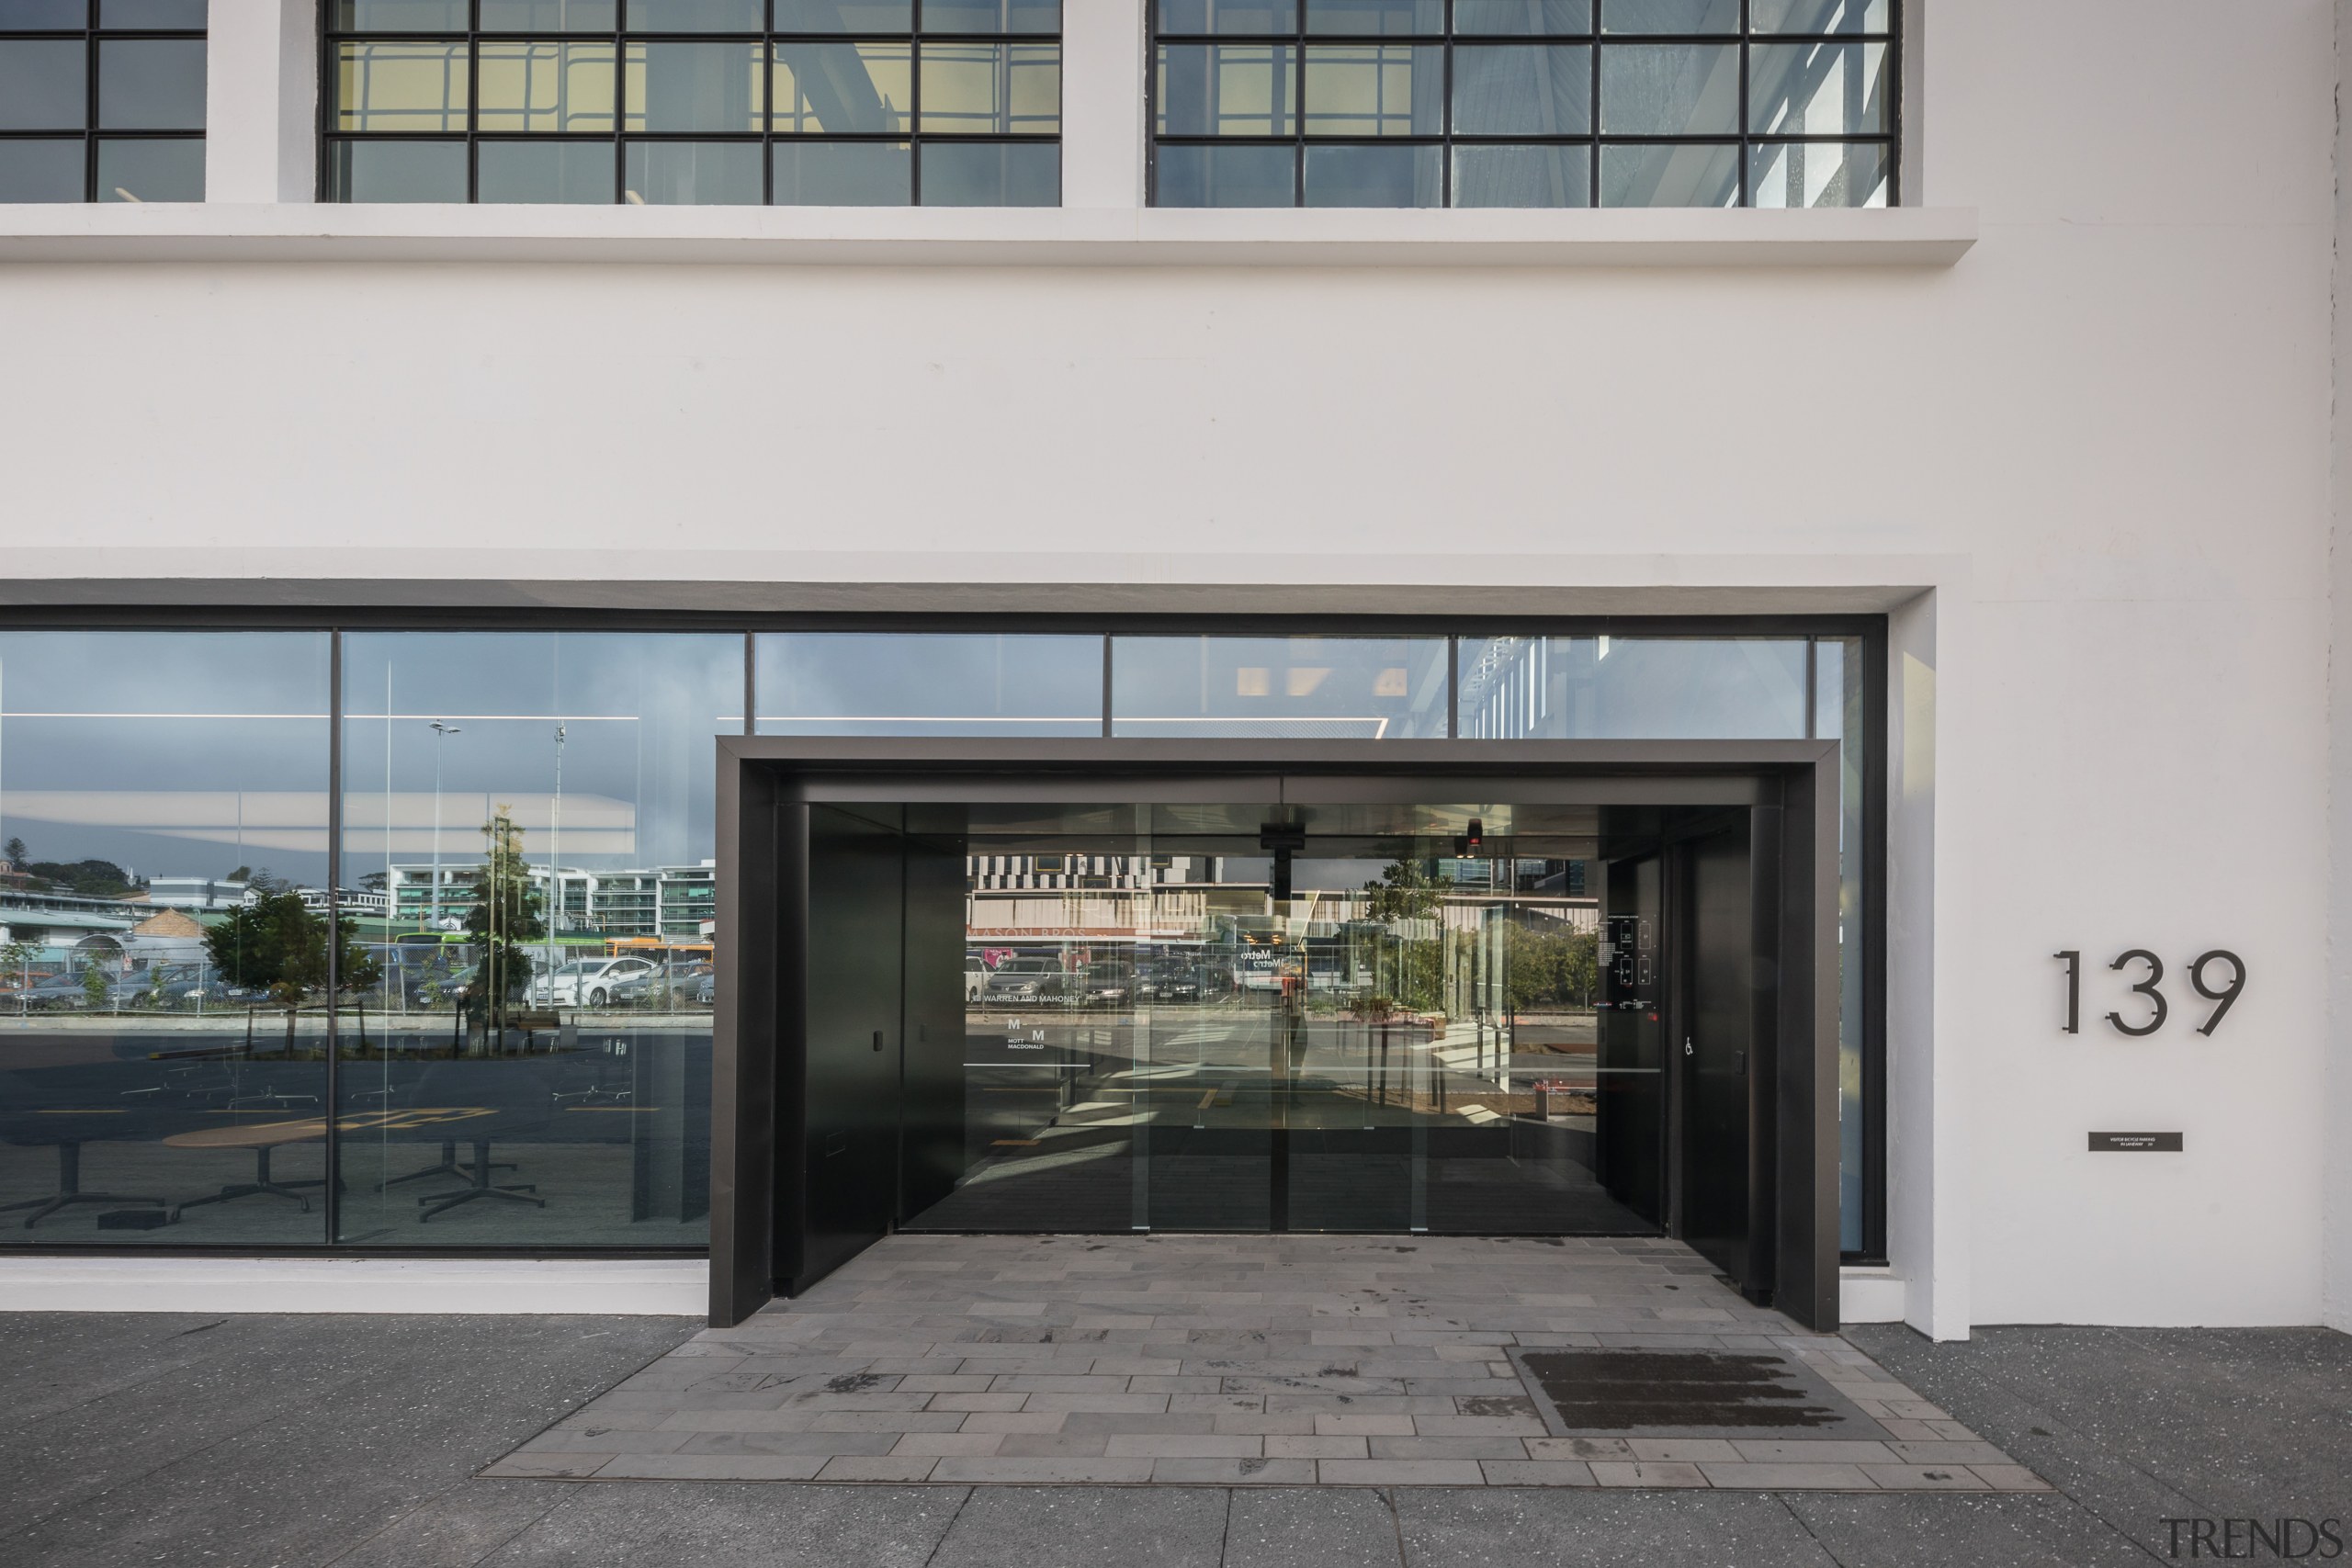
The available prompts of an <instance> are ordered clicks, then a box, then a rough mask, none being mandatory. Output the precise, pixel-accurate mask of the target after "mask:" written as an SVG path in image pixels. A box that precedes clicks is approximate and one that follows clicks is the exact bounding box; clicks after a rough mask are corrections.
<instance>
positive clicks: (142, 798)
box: [0, 632, 349, 1247]
mask: <svg viewBox="0 0 2352 1568" xmlns="http://www.w3.org/2000/svg"><path fill="white" fill-rule="evenodd" d="M327 670H328V650H327V638H326V637H325V636H324V635H323V634H319V633H308V632H303V633H280V632H241V633H195V632H190V633H134V632H102V633H80V632H74V633H54V632H50V633H21V632H20V633H7V634H0V818H5V821H6V834H7V839H6V841H0V858H5V859H6V860H7V861H8V862H9V863H10V867H9V870H10V881H11V884H12V885H13V886H12V891H13V893H14V895H15V896H14V897H12V899H11V902H12V904H15V905H17V908H11V910H10V912H9V917H8V919H7V922H6V924H7V941H6V942H5V943H0V972H5V974H0V987H5V989H0V1010H5V1011H6V1013H8V1014H11V1015H14V1016H12V1017H10V1019H9V1027H8V1028H7V1030H6V1032H0V1210H6V1211H7V1213H6V1215H5V1220H6V1223H5V1224H0V1241H6V1242H9V1243H24V1244H30V1245H33V1246H36V1247H55V1246H61V1245H73V1244H77V1243H100V1244H106V1245H112V1246H122V1245H126V1244H129V1245H146V1244H164V1245H176V1246H204V1245H222V1246H268V1245H283V1246H315V1245H317V1244H318V1243H319V1242H320V1241H322V1240H323V1239H324V1226H323V1216H322V1204H321V1202H320V1198H321V1195H322V1184H323V1182H324V1179H325V1177H326V1171H325V1167H324V1158H323V1156H324V1145H325V1136H326V1112H327V1109H328V1108H327V1105H326V1101H325V1098H324V1097H325V1091H326V1059H325V1053H324V1049H323V1046H324V1034H323V1029H324V1021H325V1017H324V1015H325V1004H326V998H327V989H328V981H327V956H328V951H329V944H330V942H331V941H332V938H331V936H330V933H329V931H328V924H327V919H326V914H327V908H328V899H327V896H326V893H325V891H324V890H325V888H326V886H327V855H326V848H327V841H326V830H327V812H326V801H327V795H326V790H327V745H326V739H327V735H326V730H327V684H326V682H327ZM18 878H22V879H23V880H22V881H18V880H17V879H18ZM27 895H37V897H27ZM248 900H250V902H249V901H248ZM348 935H349V933H348V932H346V939H347V938H348ZM347 973H349V971H348V970H346V974H347Z"/></svg>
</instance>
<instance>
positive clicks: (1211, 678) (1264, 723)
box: [1111, 637, 1447, 740]
mask: <svg viewBox="0 0 2352 1568" xmlns="http://www.w3.org/2000/svg"><path fill="white" fill-rule="evenodd" d="M1446 685H1447V680H1446V641H1445V638H1443V637H1114V638H1112V639H1111V733H1112V734H1114V735H1123V736H1163V737H1170V736H1239V737H1247V738H1251V739H1276V738H1289V737H1312V738H1317V739H1331V740H1405V739H1430V738H1442V737H1443V736H1444V734H1445V732H1446V716H1445V699H1446Z"/></svg>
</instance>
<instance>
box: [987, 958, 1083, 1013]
mask: <svg viewBox="0 0 2352 1568" xmlns="http://www.w3.org/2000/svg"><path fill="white" fill-rule="evenodd" d="M1070 992H1071V987H1070V977H1069V976H1068V975H1066V974H1064V973H1063V972H1062V967H1061V965H1060V964H1057V963H1055V962H1054V961H1053V960H1051V959H1049V958H1008V959H1006V960H1005V961H1004V962H1003V963H1002V964H999V965H998V966H997V967H996V970H995V972H994V973H992V974H991V975H989V985H988V991H987V995H986V999H987V1000H989V1001H992V1002H1035V1001H1060V1000H1062V999H1064V998H1067V997H1069V995H1070Z"/></svg>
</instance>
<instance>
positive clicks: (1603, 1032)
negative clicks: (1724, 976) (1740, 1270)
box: [1593, 854, 1667, 1225]
mask: <svg viewBox="0 0 2352 1568" xmlns="http://www.w3.org/2000/svg"><path fill="white" fill-rule="evenodd" d="M1660 864H1661V863H1660V861H1659V858H1658V857H1657V855H1655V854H1651V855H1645V856H1642V857H1640V858H1639V859H1634V860H1618V861H1611V863H1609V871H1608V876H1607V879H1606V884H1605V889H1604V891H1603V893H1602V903H1601V909H1602V919H1601V935H1602V940H1603V941H1605V942H1608V943H1609V963H1608V964H1606V965H1605V966H1604V969H1603V973H1602V976H1601V986H1600V998H1601V1011H1600V1019H1599V1030H1598V1033H1599V1045H1598V1051H1599V1057H1598V1059H1599V1062H1600V1073H1599V1074H1598V1075H1596V1088H1595V1093H1594V1126H1593V1132H1594V1138H1595V1141H1596V1143H1597V1145H1598V1146H1599V1150H1600V1156H1599V1157H1600V1181H1601V1185H1602V1186H1603V1187H1605V1188H1607V1189H1608V1191H1609V1195H1610V1196H1611V1197H1612V1198H1614V1199H1616V1200H1617V1201H1619V1202H1620V1203H1623V1204H1624V1205H1625V1206H1626V1207H1627V1208H1629V1209H1631V1210H1633V1211H1634V1213H1637V1214H1639V1215H1641V1216H1642V1217H1643V1218H1644V1219H1645V1220H1648V1221H1650V1222H1651V1223H1653V1224H1659V1225H1663V1224H1666V1218H1667V1214H1666V1075H1665V1067H1666V1048H1665V1038H1666V1034H1665V1017H1664V1008H1663V1005H1662V999H1661V997H1660V982H1661V976H1660V973H1659V967H1658V965H1659V958H1660V955H1659V953H1658V952H1657V939H1658V933H1659V932H1660V931H1663V930H1664V929H1665V909H1664V907H1663V905H1662V903H1661V901H1660V897H1659V894H1660V886H1659V875H1660ZM1645 926H1646V929H1647V931H1648V933H1649V938H1650V942H1649V947H1650V951H1649V953H1648V959H1649V965H1650V967H1649V970H1648V972H1647V973H1646V975H1645V972H1644V970H1643V966H1642V960H1643V956H1644V954H1643V951H1642V946H1643V944H1642V935H1643V931H1644V929H1645Z"/></svg>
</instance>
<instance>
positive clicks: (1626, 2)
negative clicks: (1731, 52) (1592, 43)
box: [1600, 0, 1740, 34]
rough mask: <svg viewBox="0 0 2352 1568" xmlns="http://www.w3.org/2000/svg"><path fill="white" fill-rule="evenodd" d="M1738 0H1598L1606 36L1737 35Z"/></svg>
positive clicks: (1601, 21)
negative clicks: (1639, 34) (1614, 34)
mask: <svg viewBox="0 0 2352 1568" xmlns="http://www.w3.org/2000/svg"><path fill="white" fill-rule="evenodd" d="M1739 4H1740V0H1601V4H1600V30H1601V31H1603V32H1609V33H1668V34H1671V33H1736V32H1737V31H1739Z"/></svg>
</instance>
